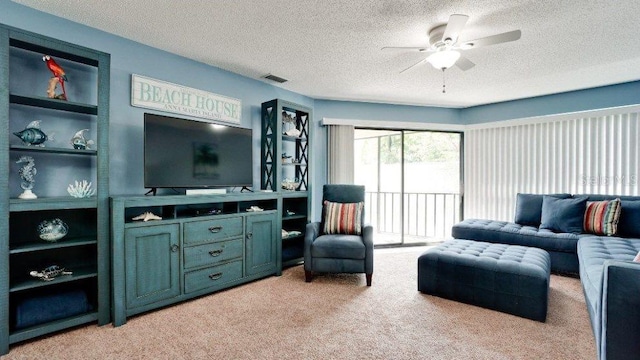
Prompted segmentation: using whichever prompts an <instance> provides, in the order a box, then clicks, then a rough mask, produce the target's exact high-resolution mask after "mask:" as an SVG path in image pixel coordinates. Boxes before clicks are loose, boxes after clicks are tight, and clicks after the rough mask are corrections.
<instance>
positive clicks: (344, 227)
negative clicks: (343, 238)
mask: <svg viewBox="0 0 640 360" xmlns="http://www.w3.org/2000/svg"><path fill="white" fill-rule="evenodd" d="M363 210H364V202H357V203H335V202H330V201H326V200H325V201H324V227H323V229H322V230H323V232H324V233H325V234H347V235H360V234H361V233H362V212H363Z"/></svg>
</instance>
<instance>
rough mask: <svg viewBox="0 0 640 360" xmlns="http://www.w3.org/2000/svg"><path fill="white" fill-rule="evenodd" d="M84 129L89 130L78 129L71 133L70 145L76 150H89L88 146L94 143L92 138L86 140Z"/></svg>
mask: <svg viewBox="0 0 640 360" xmlns="http://www.w3.org/2000/svg"><path fill="white" fill-rule="evenodd" d="M85 131H89V129H82V130H80V131H78V132H77V133H76V134H75V135H73V137H72V138H71V141H70V143H71V145H73V148H74V149H76V150H91V149H90V148H89V146H91V145H93V144H95V143H94V142H93V140H87V139H85V137H84V133H85Z"/></svg>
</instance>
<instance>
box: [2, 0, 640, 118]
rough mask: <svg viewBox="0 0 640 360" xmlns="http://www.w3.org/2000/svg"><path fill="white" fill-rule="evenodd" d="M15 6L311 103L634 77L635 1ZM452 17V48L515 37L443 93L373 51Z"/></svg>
mask: <svg viewBox="0 0 640 360" xmlns="http://www.w3.org/2000/svg"><path fill="white" fill-rule="evenodd" d="M14 1H15V2H16V3H20V4H23V5H26V6H29V7H33V8H35V9H38V10H42V11H44V12H47V13H51V14H54V15H57V16H60V17H63V18H67V19H69V20H72V21H75V22H79V23H82V24H86V25H88V26H91V27H94V28H98V29H101V30H104V31H106V32H109V33H113V34H116V35H119V36H122V37H125V38H128V39H132V40H135V41H138V42H140V43H144V44H147V45H150V46H153V47H156V48H160V49H163V50H166V51H169V52H172V53H175V54H179V55H182V56H185V57H188V58H192V59H195V60H197V61H201V62H203V63H207V64H211V65H214V66H217V67H220V68H222V69H225V70H229V71H231V72H234V73H238V74H241V75H244V76H247V77H250V78H256V79H258V78H260V77H261V76H264V75H266V74H269V73H271V74H274V75H277V76H280V77H283V78H286V79H288V80H289V81H288V82H286V83H284V84H282V85H277V86H280V87H282V88H285V89H288V90H291V91H294V92H297V93H300V94H304V95H307V96H310V97H313V98H317V99H335V100H356V101H371V102H384V103H396V104H415V105H432V106H446V107H466V106H473V105H479V104H486V103H493V102H499V101H505V100H513V99H519V98H526V97H532V96H538V95H546V94H553V93H558V92H564V91H570V90H578V89H584V88H590V87H596V86H602V85H609V84H616V83H621V82H627V81H633V80H639V79H640V40H638V30H637V28H638V14H640V1H638V0H619V1H610V0H606V1H593V0H573V1H567V0H554V1H547V0H497V1H483V0H475V1H458V0H449V1H432V0H429V1H425V0H421V1H419V0H396V1H391V0H345V1H340V0H326V1H318V0H286V1H285V0H262V1H255V0H234V1H197V0H182V1H166V0H136V1H130V0H110V1H87V0H14ZM454 13H458V14H466V15H469V17H470V18H469V21H468V22H467V24H466V26H465V28H464V30H463V31H462V33H461V35H460V40H463V41H464V40H473V39H477V38H481V37H485V36H489V35H493V34H497V33H502V32H506V31H511V30H517V29H520V30H522V38H521V39H520V40H518V41H516V42H510V43H505V44H499V45H493V46H489V47H483V48H477V49H470V50H466V51H465V52H464V55H465V56H466V57H467V58H468V59H470V60H471V61H473V62H474V63H475V64H476V66H475V67H474V68H472V69H470V70H468V71H461V70H460V69H458V68H456V67H454V68H451V69H449V70H447V71H446V73H445V75H446V84H447V93H446V94H443V93H442V92H441V90H442V80H443V79H442V73H441V72H440V71H439V70H436V69H434V68H433V67H431V65H429V64H424V65H421V66H419V67H416V68H414V69H412V70H410V71H407V72H404V73H402V74H400V73H399V72H400V71H401V70H403V69H405V68H407V67H408V66H410V65H412V64H414V63H416V62H418V61H419V60H420V59H423V58H425V57H426V56H427V55H425V54H421V53H418V52H402V51H381V48H382V47H384V46H426V45H427V44H428V39H427V32H428V31H429V29H431V28H432V27H434V26H436V25H439V24H444V23H445V22H446V21H447V20H448V18H449V15H451V14H454ZM263 81H266V82H269V81H268V80H263ZM274 84H275V83H274Z"/></svg>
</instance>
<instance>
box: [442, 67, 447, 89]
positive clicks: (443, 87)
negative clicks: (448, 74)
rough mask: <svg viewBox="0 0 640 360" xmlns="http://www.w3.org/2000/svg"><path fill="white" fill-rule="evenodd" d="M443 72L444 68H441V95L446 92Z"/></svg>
mask: <svg viewBox="0 0 640 360" xmlns="http://www.w3.org/2000/svg"><path fill="white" fill-rule="evenodd" d="M444 70H445V68H442V93H443V94H445V93H446V92H447V90H446V88H445V82H444V80H445V79H444Z"/></svg>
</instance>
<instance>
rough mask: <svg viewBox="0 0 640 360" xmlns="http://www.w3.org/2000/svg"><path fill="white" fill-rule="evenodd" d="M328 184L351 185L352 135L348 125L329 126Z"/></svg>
mask: <svg viewBox="0 0 640 360" xmlns="http://www.w3.org/2000/svg"><path fill="white" fill-rule="evenodd" d="M328 128H329V137H328V141H329V144H328V146H327V149H328V153H329V154H328V155H329V156H328V164H327V165H328V175H329V178H328V183H329V184H353V134H354V127H353V126H350V125H329V126H328Z"/></svg>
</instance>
